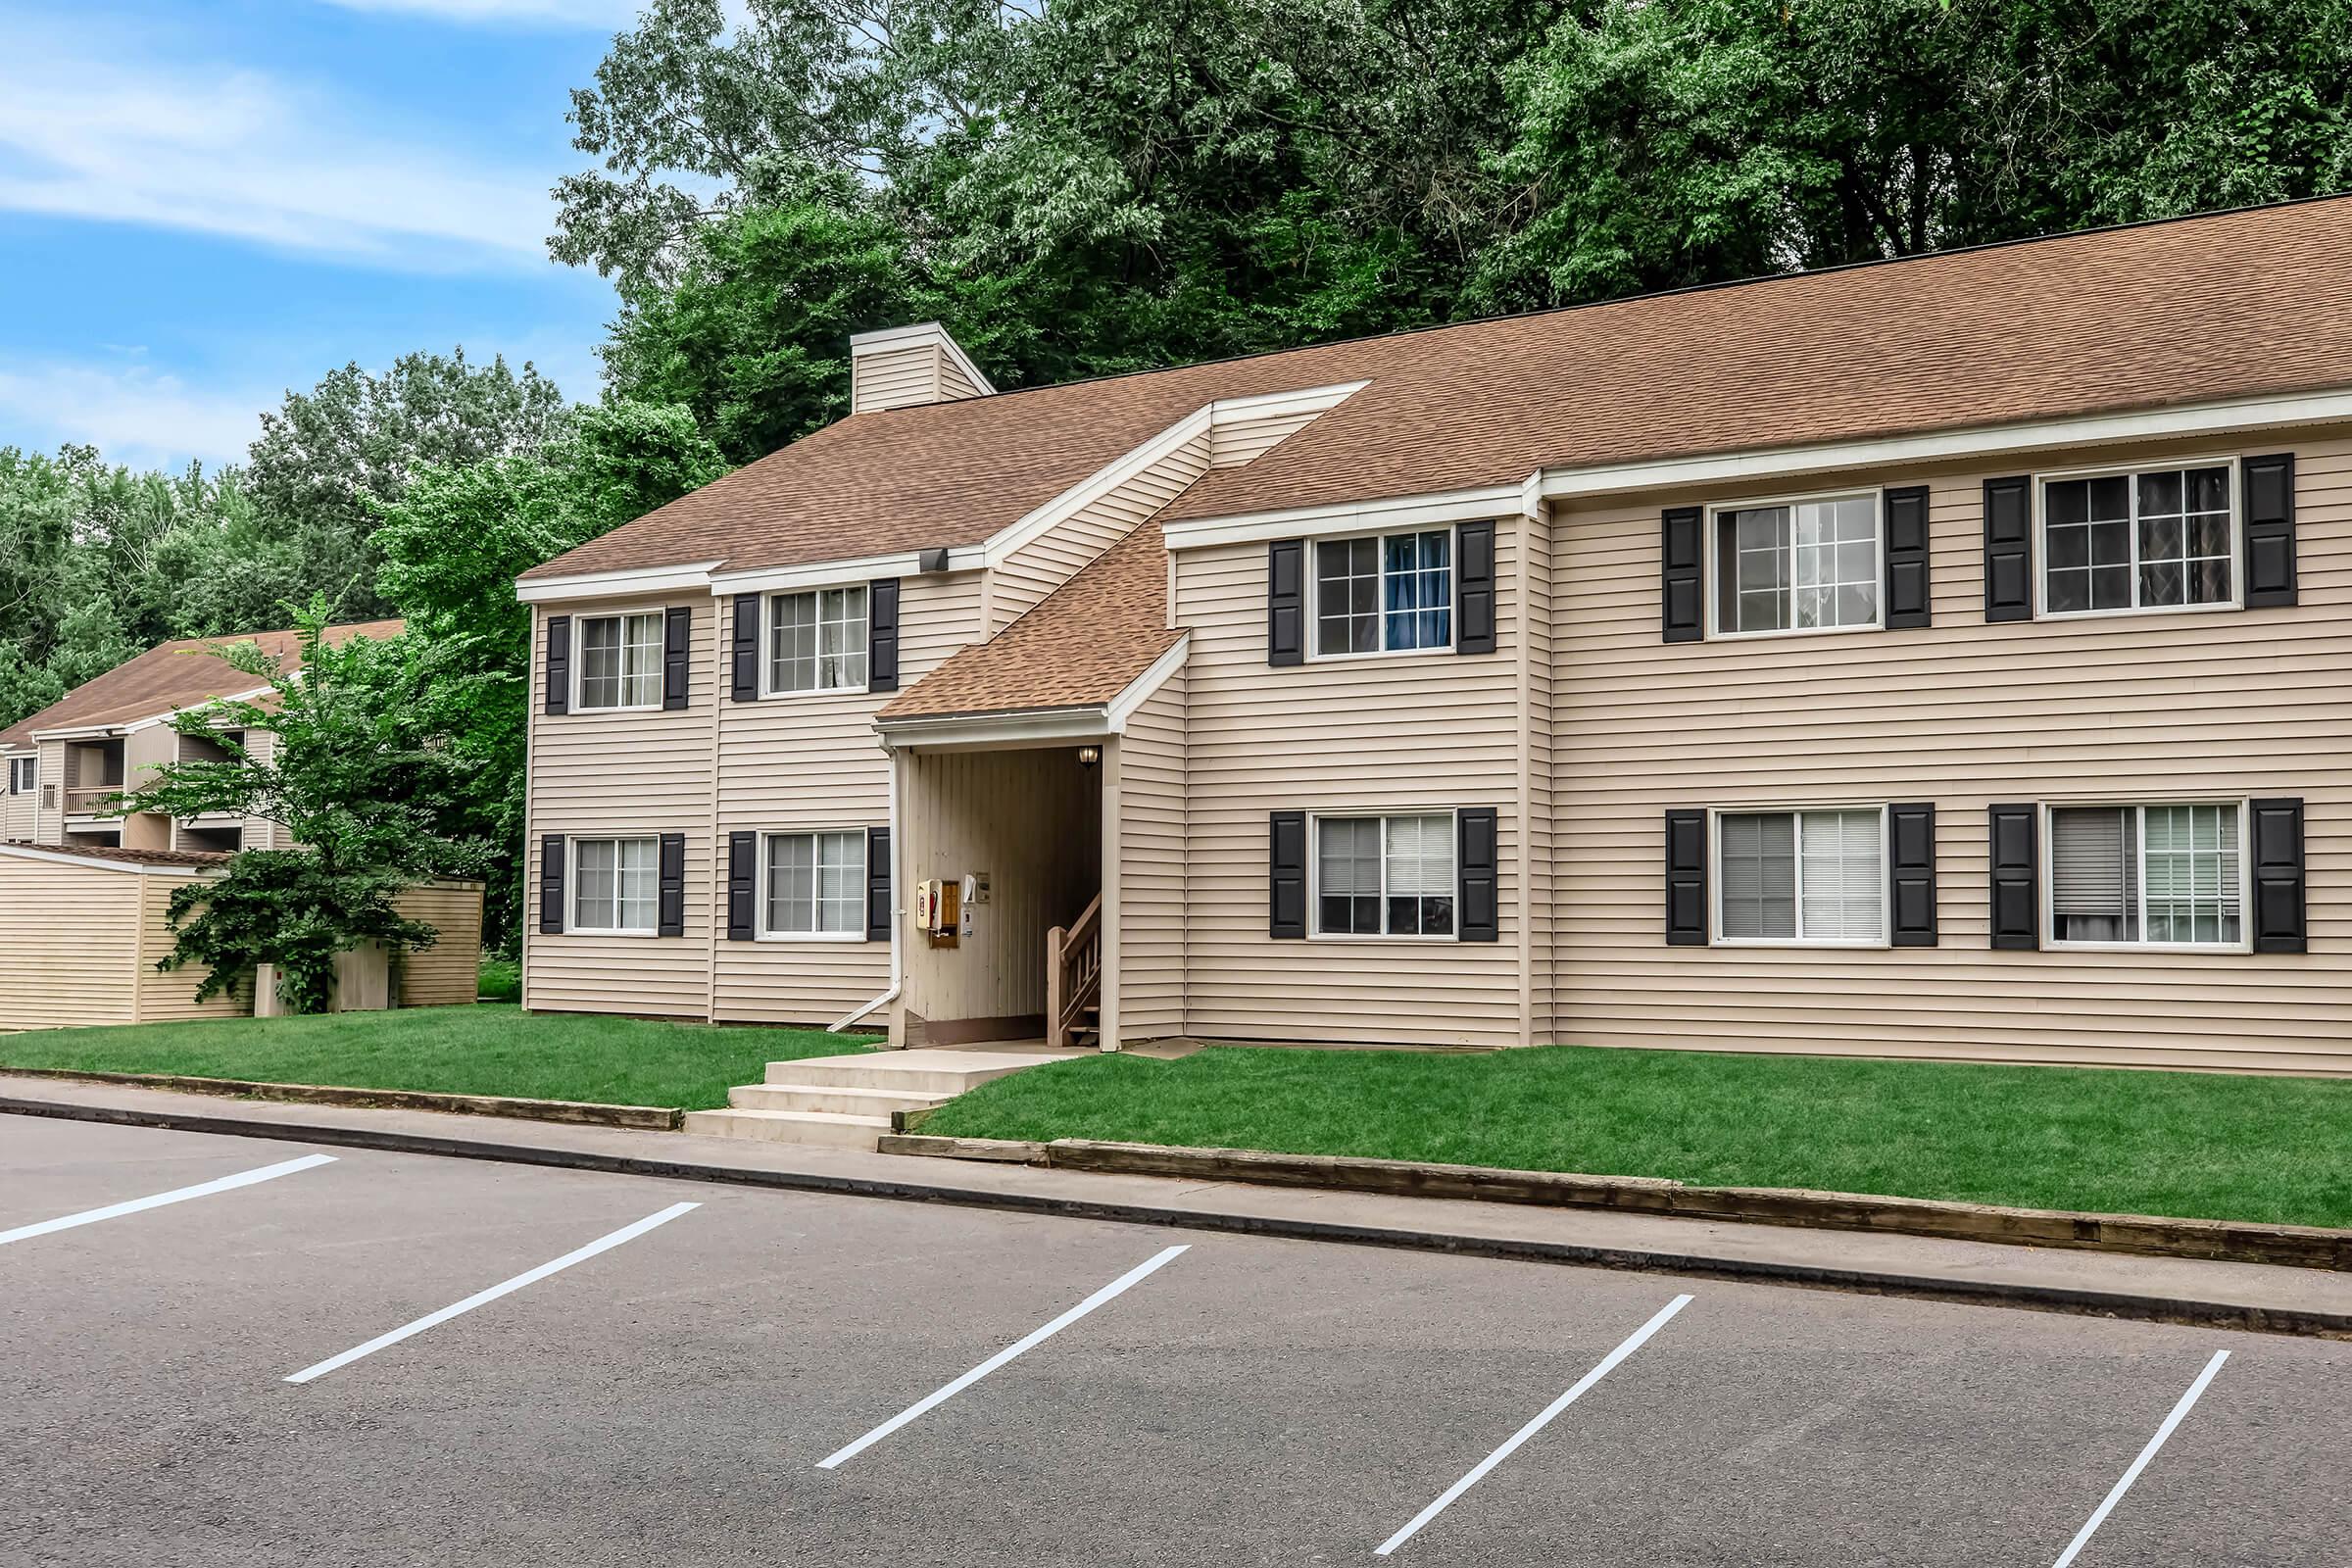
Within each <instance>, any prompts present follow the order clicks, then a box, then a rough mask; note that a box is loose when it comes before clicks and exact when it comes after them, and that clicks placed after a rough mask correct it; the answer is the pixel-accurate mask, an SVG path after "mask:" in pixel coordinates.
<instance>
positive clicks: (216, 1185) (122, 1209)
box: [0, 1154, 335, 1247]
mask: <svg viewBox="0 0 2352 1568" xmlns="http://www.w3.org/2000/svg"><path fill="white" fill-rule="evenodd" d="M334 1162H335V1156H334V1155H332V1154H305V1155H303V1156H302V1157H301V1158H300V1159H289V1160H284V1161H282V1162H280V1163H278V1164H275V1165H264V1166H263V1167H262V1168H261V1169H259V1170H248V1171H240V1172H239V1173H238V1174H236V1175H234V1176H223V1177H221V1179H220V1180H219V1181H210V1182H198V1183H197V1184H196V1185H195V1186H193V1187H176V1188H173V1189H172V1191H171V1192H168V1193H158V1194H156V1195H155V1196H154V1197H153V1198H134V1199H131V1200H130V1201H128V1202H123V1203H109V1204H107V1205H106V1207H104V1208H85V1209H83V1210H82V1211H81V1212H80V1213H78V1214H67V1215H64V1216H62V1217H60V1218H57V1219H45V1220H42V1221H41V1222H40V1223H39V1224H37V1225H20V1226H18V1227H17V1228H16V1229H15V1230H13V1231H0V1247H5V1246H7V1245H8V1244H9V1243H10V1242H22V1241H27V1240H29V1239H31V1238H32V1237H35V1236H47V1235H48V1234H50V1233H51V1232H52V1231H70V1230H72V1229H73V1227H74V1226H76V1225H95V1224H97V1223H98V1222H99V1221H100V1220H102V1219H113V1218H115V1217H116V1216H117V1215H121V1214H136V1213H138V1212H139V1211H140V1210H141V1209H148V1208H161V1207H163V1206H164V1205H165V1204H166V1203H184V1202H186V1201H188V1200H189V1199H191V1198H210V1197H211V1196H212V1195H213V1194H215V1193H227V1192H234V1191H235V1190H236V1189H237V1188H240V1187H251V1186H252V1185H253V1184H254V1183H256V1182H266V1181H270V1180H271V1179H272V1178H274V1177H278V1176H291V1175H293V1174H294V1173H295V1172H296V1171H298V1170H309V1169H311V1168H312V1167H313V1166H317V1165H332V1164H333V1163H334Z"/></svg>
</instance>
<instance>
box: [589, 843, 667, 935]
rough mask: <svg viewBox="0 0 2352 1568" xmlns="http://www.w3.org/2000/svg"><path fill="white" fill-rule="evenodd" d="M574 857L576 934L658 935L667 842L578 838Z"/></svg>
mask: <svg viewBox="0 0 2352 1568" xmlns="http://www.w3.org/2000/svg"><path fill="white" fill-rule="evenodd" d="M571 855H572V870H571V929H573V930H574V931H606V932H613V933H615V934H619V935H625V936H651V935H653V934H654V920H655V901H656V898H657V895H658V894H659V893H660V891H661V878H662V841H661V840H659V839H573V840H572V841H571Z"/></svg>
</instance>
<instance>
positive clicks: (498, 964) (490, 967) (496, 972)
mask: <svg viewBox="0 0 2352 1568" xmlns="http://www.w3.org/2000/svg"><path fill="white" fill-rule="evenodd" d="M475 989H476V991H477V992H478V993H479V994H480V996H481V999H482V1000H483V1001H484V1002H520V1001H521V1000H522V965H521V964H519V963H516V962H515V960H514V959H513V958H484V959H483V960H482V979H481V984H480V985H479V986H477V987H476V988H475Z"/></svg>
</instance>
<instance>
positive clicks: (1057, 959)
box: [1046, 893, 1103, 1051]
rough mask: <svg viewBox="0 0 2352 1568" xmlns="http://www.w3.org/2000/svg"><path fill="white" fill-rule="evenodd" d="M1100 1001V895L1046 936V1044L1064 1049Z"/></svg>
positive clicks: (1101, 983) (1101, 949)
mask: <svg viewBox="0 0 2352 1568" xmlns="http://www.w3.org/2000/svg"><path fill="white" fill-rule="evenodd" d="M1102 998H1103V895H1102V894H1100V893H1098V894H1096V895H1095V896H1094V899H1093V901H1092V902H1090V903H1089V904H1088V905H1087V907H1086V908H1085V910H1084V912H1082V913H1081V914H1080V915H1079V916H1078V918H1077V919H1076V920H1075V921H1073V922H1072V923H1071V924H1069V925H1067V926H1058V925H1057V926H1055V927H1054V929H1053V930H1051V931H1048V932H1047V933H1046V1044H1047V1045H1048V1046H1049V1047H1051V1048H1052V1049H1054V1050H1056V1051H1059V1050H1064V1049H1066V1048H1067V1047H1068V1046H1069V1045H1070V1043H1071V1041H1072V1039H1073V1038H1074V1037H1075V1036H1076V1035H1077V1033H1078V1031H1079V1029H1080V1028H1081V1027H1082V1024H1083V1021H1084V1019H1085V1017H1086V1013H1087V1009H1089V1008H1090V1007H1093V1006H1095V1005H1098V1004H1099V1003H1100V1002H1101V1001H1102Z"/></svg>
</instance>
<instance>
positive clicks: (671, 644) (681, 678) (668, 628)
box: [662, 608, 694, 712]
mask: <svg viewBox="0 0 2352 1568" xmlns="http://www.w3.org/2000/svg"><path fill="white" fill-rule="evenodd" d="M693 677H694V612H693V611H691V610H687V609H684V608H678V609H672V610H665V611H663V612H662V707H663V708H665V709H667V710H669V711H672V712H675V711H678V710H679V709H681V708H684V707H685V706H686V694H687V690H688V688H689V687H690V686H691V685H692V683H693Z"/></svg>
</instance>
